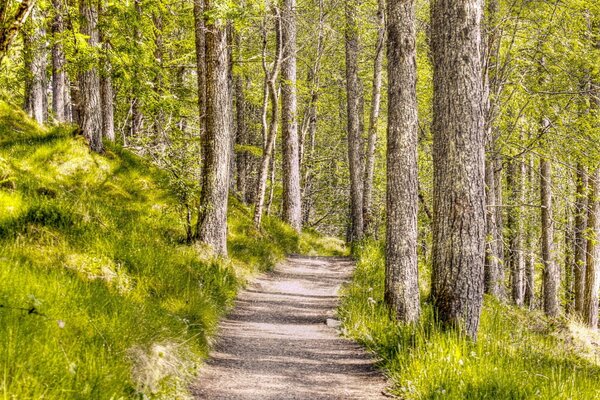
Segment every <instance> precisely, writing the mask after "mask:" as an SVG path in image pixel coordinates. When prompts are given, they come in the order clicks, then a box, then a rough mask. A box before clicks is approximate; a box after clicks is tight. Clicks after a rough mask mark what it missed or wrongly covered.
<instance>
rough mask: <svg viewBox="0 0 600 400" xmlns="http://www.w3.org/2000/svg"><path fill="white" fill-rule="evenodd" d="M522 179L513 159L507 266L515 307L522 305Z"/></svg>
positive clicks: (510, 173)
mask: <svg viewBox="0 0 600 400" xmlns="http://www.w3.org/2000/svg"><path fill="white" fill-rule="evenodd" d="M523 178H524V174H523V171H522V163H521V162H520V160H519V159H514V160H512V161H511V163H510V164H509V168H508V174H507V185H508V187H509V188H510V207H509V210H508V220H507V225H508V232H509V238H508V243H509V245H508V246H509V247H508V266H509V271H510V274H511V295H512V301H513V303H514V304H516V305H517V306H522V305H523V303H524V290H523V289H524V275H525V260H524V259H523V222H522V218H523V206H522V205H521V204H523V202H524V201H523V197H522V195H523V193H522V191H523Z"/></svg>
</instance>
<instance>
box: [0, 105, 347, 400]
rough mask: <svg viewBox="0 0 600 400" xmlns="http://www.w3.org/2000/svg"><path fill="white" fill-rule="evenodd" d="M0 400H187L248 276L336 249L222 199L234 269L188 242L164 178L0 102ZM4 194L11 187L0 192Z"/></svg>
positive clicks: (143, 165)
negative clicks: (260, 222) (257, 219)
mask: <svg viewBox="0 0 600 400" xmlns="http://www.w3.org/2000/svg"><path fill="white" fill-rule="evenodd" d="M0 182H2V183H0V249H1V253H0V282H2V284H1V285H0V305H1V307H0V343H1V344H2V345H1V346H0V373H1V375H2V379H1V380H0V394H2V395H4V397H5V398H15V399H27V398H46V399H67V398H68V399H91V398H93V399H118V398H139V397H141V396H149V397H164V398H182V397H185V396H186V393H187V387H188V383H189V380H190V379H191V377H193V375H194V372H195V370H196V368H197V366H198V362H199V360H200V359H201V357H202V356H204V355H206V354H207V350H208V347H209V341H210V335H211V334H212V333H213V332H214V329H215V327H216V325H217V322H218V320H219V317H220V316H221V315H222V314H223V312H224V311H225V310H226V309H227V307H228V306H229V305H230V304H231V303H232V300H233V298H234V296H235V294H236V291H237V289H238V287H239V286H240V284H242V283H243V282H244V279H245V278H246V277H247V276H248V275H249V274H251V273H253V272H257V271H261V270H266V269H268V268H270V267H272V266H273V265H274V264H275V263H276V262H278V261H279V260H281V259H282V257H284V255H285V254H286V253H292V252H299V251H302V252H307V253H308V252H310V251H312V250H313V249H318V251H322V250H324V249H325V248H326V247H327V246H329V247H327V250H329V252H330V253H335V252H339V251H342V247H341V245H340V243H339V242H335V241H330V240H329V241H328V240H323V239H321V238H319V237H318V236H316V235H314V234H306V235H304V234H303V235H301V236H298V235H297V234H295V233H294V232H293V231H292V230H291V229H290V228H289V227H287V226H285V225H284V224H282V223H281V222H279V221H278V220H276V219H273V218H267V219H266V220H265V227H264V230H263V231H262V232H257V231H256V230H254V229H253V228H252V218H251V213H250V210H249V209H247V208H246V207H245V206H244V205H242V204H240V203H239V202H237V201H235V200H234V199H233V200H232V205H231V212H230V216H229V221H230V241H229V246H230V254H231V256H232V258H231V260H216V259H212V258H210V257H209V256H208V255H207V252H206V251H205V249H203V248H202V247H201V246H188V245H186V244H185V226H184V218H183V215H181V207H179V204H178V201H177V197H176V196H175V195H174V194H173V193H171V192H170V191H169V190H168V187H169V185H168V175H167V174H165V173H163V172H162V171H160V170H158V169H156V168H154V167H152V166H151V165H149V164H148V163H147V162H145V161H144V160H142V159H140V158H138V157H136V156H134V155H132V154H131V153H129V152H127V151H125V150H122V149H120V148H116V147H110V148H109V149H108V150H107V152H106V154H104V155H96V154H93V153H90V152H89V151H88V149H87V147H86V145H85V143H84V142H83V140H82V139H81V138H79V137H74V136H73V134H72V132H71V130H70V129H67V128H56V129H52V130H48V131H46V130H43V129H40V128H38V127H37V126H36V125H35V124H34V123H33V122H31V121H30V120H29V119H28V118H26V117H25V116H24V115H23V114H22V113H21V112H19V111H15V110H14V109H13V108H11V107H10V106H8V105H6V104H3V103H0ZM8 182H10V183H8Z"/></svg>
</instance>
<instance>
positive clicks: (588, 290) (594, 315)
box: [583, 169, 600, 328]
mask: <svg viewBox="0 0 600 400" xmlns="http://www.w3.org/2000/svg"><path fill="white" fill-rule="evenodd" d="M588 210H589V211H588V231H589V233H588V234H589V239H588V241H587V258H586V270H585V301H584V307H583V311H584V312H583V314H584V321H585V323H586V324H587V325H588V326H589V327H591V328H597V327H598V289H599V285H600V245H598V238H599V237H600V169H596V170H595V171H594V174H593V175H592V176H591V177H590V194H589V207H588Z"/></svg>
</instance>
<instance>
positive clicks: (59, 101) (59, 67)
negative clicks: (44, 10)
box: [52, 0, 69, 122]
mask: <svg viewBox="0 0 600 400" xmlns="http://www.w3.org/2000/svg"><path fill="white" fill-rule="evenodd" d="M52 6H53V7H54V18H53V19H52V36H53V39H54V44H53V45H52V112H53V113H54V118H55V119H56V121H57V122H67V118H66V117H67V116H66V109H67V107H68V106H69V105H68V104H67V99H66V94H67V74H66V71H65V64H66V60H65V53H64V51H63V45H62V38H61V35H62V33H63V32H64V17H63V13H64V7H63V0H52Z"/></svg>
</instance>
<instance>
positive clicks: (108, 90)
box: [98, 0, 115, 142]
mask: <svg viewBox="0 0 600 400" xmlns="http://www.w3.org/2000/svg"><path fill="white" fill-rule="evenodd" d="M104 2H105V0H99V1H98V14H99V16H100V19H101V22H102V23H101V24H100V29H99V33H100V34H99V39H100V43H101V57H100V104H101V109H102V137H104V138H105V139H108V140H110V141H111V142H114V141H115V105H114V89H113V83H112V63H111V59H110V50H111V46H110V42H109V40H108V37H107V35H106V30H107V26H106V25H107V22H108V21H107V16H106V9H105V5H104Z"/></svg>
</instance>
